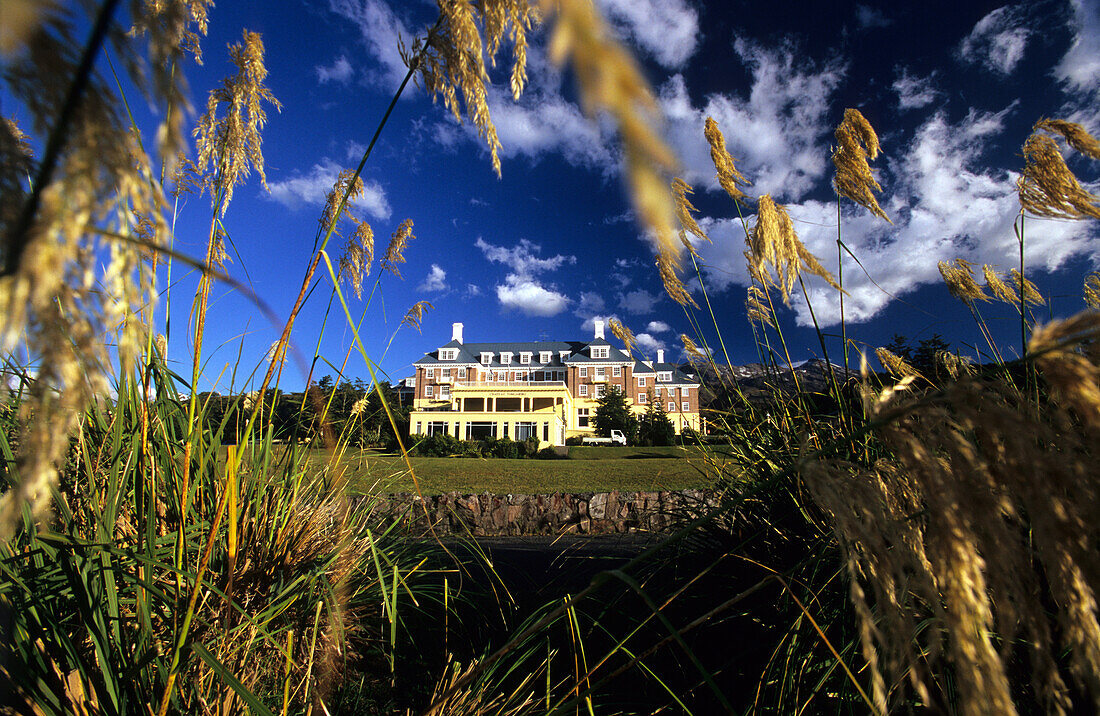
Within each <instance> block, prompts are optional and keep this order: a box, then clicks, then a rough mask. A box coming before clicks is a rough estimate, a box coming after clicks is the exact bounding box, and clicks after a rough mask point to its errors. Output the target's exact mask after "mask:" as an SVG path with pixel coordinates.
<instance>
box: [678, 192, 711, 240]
mask: <svg viewBox="0 0 1100 716" xmlns="http://www.w3.org/2000/svg"><path fill="white" fill-rule="evenodd" d="M692 193H694V192H693V191H692V188H691V185H690V184H688V183H687V182H686V181H684V180H683V179H681V178H680V177H676V178H675V179H673V180H672V196H673V198H674V201H675V203H676V218H677V219H679V220H680V243H681V244H683V245H684V248H686V249H687V250H688V251H691V252H692V253H695V248H694V247H693V246H692V245H691V242H689V241H688V239H687V235H688V234H689V233H690V234H693V235H694V236H697V237H698V238H700V239H703V240H704V241H707V242H710V237H709V236H707V234H706V232H705V231H703V229H702V227H700V226H699V223H698V222H696V221H695V217H693V216H692V215H691V213H692V212H693V211H697V210H696V208H695V207H694V206H693V205H692V203H691V200H690V199H688V194H692Z"/></svg>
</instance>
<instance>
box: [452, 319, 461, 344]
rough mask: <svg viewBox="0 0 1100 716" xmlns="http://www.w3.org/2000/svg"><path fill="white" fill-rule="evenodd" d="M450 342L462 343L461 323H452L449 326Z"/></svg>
mask: <svg viewBox="0 0 1100 716" xmlns="http://www.w3.org/2000/svg"><path fill="white" fill-rule="evenodd" d="M451 340H452V341H458V342H459V343H461V342H462V324H461V323H452V324H451Z"/></svg>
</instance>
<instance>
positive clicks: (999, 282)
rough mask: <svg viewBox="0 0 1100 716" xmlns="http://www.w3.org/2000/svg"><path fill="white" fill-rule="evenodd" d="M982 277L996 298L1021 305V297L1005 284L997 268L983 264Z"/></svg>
mask: <svg viewBox="0 0 1100 716" xmlns="http://www.w3.org/2000/svg"><path fill="white" fill-rule="evenodd" d="M940 273H943V272H942V271H941V272H940ZM982 275H983V276H984V277H985V286H986V288H988V289H989V292H990V293H991V294H993V297H994V298H996V299H997V300H998V301H1002V302H1004V303H1007V304H1010V305H1016V306H1019V305H1020V297H1019V296H1018V295H1016V290H1015V289H1014V288H1012V287H1011V286H1009V285H1008V284H1007V283H1005V282H1004V279H1002V278H1001V276H1000V274H998V273H997V270H996V269H995V268H993V267H992V266H990V265H989V264H982ZM945 280H946V279H945Z"/></svg>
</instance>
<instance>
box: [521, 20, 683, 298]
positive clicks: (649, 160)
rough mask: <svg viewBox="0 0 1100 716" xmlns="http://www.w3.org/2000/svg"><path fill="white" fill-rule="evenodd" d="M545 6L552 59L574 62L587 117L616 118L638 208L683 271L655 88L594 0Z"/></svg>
mask: <svg viewBox="0 0 1100 716" xmlns="http://www.w3.org/2000/svg"><path fill="white" fill-rule="evenodd" d="M543 7H544V8H546V9H547V10H548V14H549V12H551V11H553V12H556V13H557V20H556V22H555V23H554V31H553V34H552V36H551V38H550V59H551V60H552V61H553V62H554V63H555V64H557V65H562V64H565V63H566V62H568V63H570V64H572V66H573V71H574V74H575V75H576V78H577V84H578V90H579V93H580V99H581V106H582V108H583V109H584V111H585V113H586V114H588V115H589V116H590V117H592V116H596V115H597V114H598V113H599V112H601V111H603V112H606V113H608V114H609V115H611V117H612V118H613V119H614V121H615V123H616V125H617V126H618V128H619V133H620V135H621V137H622V143H623V154H624V156H625V158H626V177H627V183H628V185H629V186H630V190H631V196H632V197H633V200H634V207H635V210H636V211H637V213H638V216H639V217H641V219H642V222H643V223H644V224H645V225H646V226H647V227H648V228H649V230H650V231H651V232H652V234H653V236H655V237H656V241H657V246H658V252H659V253H661V254H663V255H664V259H663V261H664V262H665V263H668V264H669V265H670V266H671V267H673V268H679V260H680V259H679V256H680V252H679V247H678V245H677V244H676V242H675V237H676V235H677V230H676V228H675V226H676V209H675V206H674V205H673V201H672V197H671V196H670V195H669V192H668V190H667V188H666V187H667V186H668V178H667V176H668V174H669V173H671V172H673V171H675V168H676V158H675V156H674V155H673V153H672V151H671V150H670V149H669V148H668V147H667V146H666V145H665V143H664V142H663V141H662V140H661V138H660V136H659V134H658V132H657V130H656V129H655V127H654V125H655V124H656V121H657V119H658V116H659V106H658V104H657V102H656V100H655V99H654V96H653V90H652V89H651V88H650V86H649V83H648V82H646V80H645V78H644V77H643V76H642V73H641V71H640V70H639V69H638V65H637V63H636V62H634V59H633V58H632V57H631V56H630V54H629V53H628V52H627V51H626V50H625V49H623V47H622V46H621V45H620V44H619V43H618V42H616V41H615V39H614V38H613V36H612V35H611V33H610V32H609V31H608V30H607V26H606V24H605V23H604V21H603V18H602V17H601V16H600V14H599V12H598V11H597V10H596V8H595V6H594V5H593V4H592V2H591V0H544V1H543ZM669 262H671V263H669ZM663 275H664V274H662V276H663ZM665 285H666V287H667V286H668V285H669V284H668V282H667V281H666V283H665Z"/></svg>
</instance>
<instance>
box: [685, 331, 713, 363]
mask: <svg viewBox="0 0 1100 716" xmlns="http://www.w3.org/2000/svg"><path fill="white" fill-rule="evenodd" d="M680 343H682V344H683V345H684V353H686V354H687V356H688V359H689V360H690V361H691V362H692V363H706V362H707V357H706V356H705V355H704V354H703V351H702V350H700V349H699V346H697V345H696V344H695V341H693V340H691V337H690V336H688V334H686V333H681V334H680Z"/></svg>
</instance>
